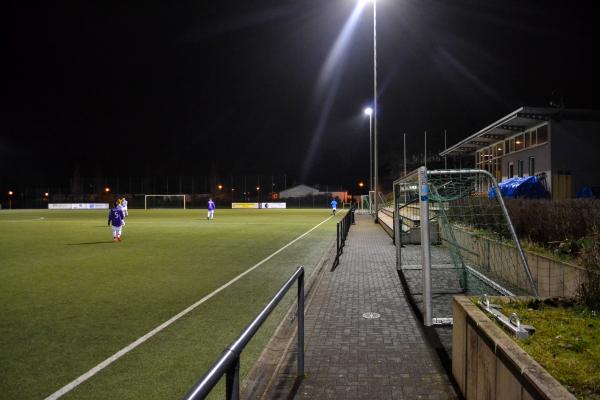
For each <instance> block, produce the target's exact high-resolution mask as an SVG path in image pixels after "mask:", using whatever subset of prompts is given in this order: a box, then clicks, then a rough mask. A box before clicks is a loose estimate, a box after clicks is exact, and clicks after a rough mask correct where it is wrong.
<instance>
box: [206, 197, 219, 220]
mask: <svg viewBox="0 0 600 400" xmlns="http://www.w3.org/2000/svg"><path fill="white" fill-rule="evenodd" d="M215 208H217V206H215V202H214V201H213V199H208V215H207V216H206V219H215Z"/></svg>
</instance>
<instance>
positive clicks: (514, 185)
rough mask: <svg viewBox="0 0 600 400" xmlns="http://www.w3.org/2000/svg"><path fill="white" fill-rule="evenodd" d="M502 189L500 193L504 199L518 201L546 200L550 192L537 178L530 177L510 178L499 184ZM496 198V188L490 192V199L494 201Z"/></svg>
mask: <svg viewBox="0 0 600 400" xmlns="http://www.w3.org/2000/svg"><path fill="white" fill-rule="evenodd" d="M498 186H499V187H500V193H501V194H502V197H509V198H513V199H516V198H517V197H520V198H529V199H544V198H546V197H548V192H546V189H544V187H543V186H542V183H541V182H540V180H539V178H538V177H537V176H528V177H526V178H510V179H507V180H505V181H503V182H500V183H499V184H498ZM495 197H496V192H495V191H494V188H493V187H491V188H490V189H489V190H488V198H490V199H493V198H495Z"/></svg>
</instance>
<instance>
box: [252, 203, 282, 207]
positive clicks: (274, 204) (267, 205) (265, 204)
mask: <svg viewBox="0 0 600 400" xmlns="http://www.w3.org/2000/svg"><path fill="white" fill-rule="evenodd" d="M258 208H285V203H259V205H258Z"/></svg>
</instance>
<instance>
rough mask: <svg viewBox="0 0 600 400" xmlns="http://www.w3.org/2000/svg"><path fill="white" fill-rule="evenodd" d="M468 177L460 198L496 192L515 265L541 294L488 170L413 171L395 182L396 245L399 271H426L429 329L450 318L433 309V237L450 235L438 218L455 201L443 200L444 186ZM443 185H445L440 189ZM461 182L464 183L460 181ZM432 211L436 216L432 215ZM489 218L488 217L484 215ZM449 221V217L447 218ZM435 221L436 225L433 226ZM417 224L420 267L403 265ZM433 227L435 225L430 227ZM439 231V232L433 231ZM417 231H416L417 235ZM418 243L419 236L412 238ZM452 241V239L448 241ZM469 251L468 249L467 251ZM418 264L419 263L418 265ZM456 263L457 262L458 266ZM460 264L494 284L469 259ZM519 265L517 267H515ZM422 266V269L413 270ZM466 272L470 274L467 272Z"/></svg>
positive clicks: (525, 282)
mask: <svg viewBox="0 0 600 400" xmlns="http://www.w3.org/2000/svg"><path fill="white" fill-rule="evenodd" d="M464 177H469V179H470V184H469V186H468V185H464V186H462V187H461V185H460V184H459V185H457V187H458V190H459V191H460V193H459V195H458V196H457V197H456V198H471V199H476V198H477V197H476V195H475V193H477V194H478V195H481V194H482V193H484V192H488V191H489V192H490V193H491V192H493V193H494V194H495V198H496V199H495V200H494V201H495V202H497V203H495V204H497V207H499V208H500V211H498V212H499V214H498V215H501V216H502V219H503V222H502V223H503V224H506V228H507V231H508V232H507V234H508V236H509V237H510V238H511V242H512V243H513V244H514V247H515V250H516V254H515V256H514V261H515V263H517V262H518V264H520V271H521V276H522V277H523V278H522V281H521V284H522V285H523V287H524V288H526V289H527V290H528V292H530V293H533V294H534V295H537V287H536V285H535V283H534V280H533V277H532V275H531V272H530V269H529V265H528V263H527V258H526V257H525V253H524V252H523V249H522V247H521V244H520V242H519V239H518V237H517V234H516V231H515V229H514V226H513V225H512V222H511V220H510V216H509V214H508V211H507V209H506V205H505V204H504V200H503V199H502V195H501V193H500V188H499V187H498V183H497V182H496V179H495V177H494V176H493V175H492V174H491V173H490V172H488V171H486V170H478V169H461V170H427V168H426V167H420V168H418V169H417V170H414V171H412V172H411V173H409V174H408V175H406V176H405V177H402V178H400V179H397V180H396V181H394V242H395V244H396V267H397V269H398V270H399V271H401V270H403V269H404V268H407V269H422V271H421V284H422V288H421V295H422V301H423V310H422V314H423V324H424V325H425V326H432V325H437V324H444V322H437V321H436V320H442V319H448V318H434V316H433V306H432V303H433V301H432V295H433V291H432V256H431V254H432V252H431V245H432V237H434V238H435V237H436V236H438V239H436V240H439V239H440V238H442V236H447V235H448V233H447V232H443V231H442V229H441V228H440V226H441V225H442V223H443V222H441V221H436V218H435V215H436V213H437V216H438V218H440V219H443V218H444V217H442V215H446V213H448V214H449V210H450V209H451V206H450V203H451V202H452V201H453V200H452V199H451V198H450V197H448V198H447V199H444V200H440V197H441V196H440V192H441V191H444V190H446V187H444V185H446V184H448V185H450V183H451V182H452V180H458V181H459V180H460V179H462V178H464ZM440 182H448V183H443V184H442V185H441V186H438V185H439V184H440ZM459 182H460V181H459ZM432 197H435V198H436V200H435V205H433V203H432V204H430V200H431V198H432ZM408 209H412V214H411V215H407V210H408ZM430 211H431V212H432V213H433V214H432V215H430ZM484 217H485V216H484ZM446 218H447V217H446ZM432 222H433V223H434V224H435V225H432ZM446 223H447V220H446ZM410 224H413V226H414V227H416V228H417V229H418V230H419V231H420V232H418V233H419V234H420V235H419V236H420V238H419V241H420V247H421V248H420V257H419V258H420V266H419V265H414V266H412V265H407V266H403V265H402V247H403V235H404V233H405V232H406V226H407V225H410ZM430 225H431V226H430ZM431 229H433V230H434V231H435V230H436V229H437V230H438V232H431ZM416 233H417V232H415V234H416ZM449 234H450V236H451V235H452V232H450V233H449ZM411 239H412V240H417V237H416V235H415V236H413V237H412V238H411ZM446 239H448V238H446ZM463 250H466V249H463ZM417 263H418V262H417ZM455 264H456V263H455ZM459 264H462V265H461V266H462V270H468V272H469V273H471V274H474V275H478V278H479V279H488V280H489V282H486V283H487V284H488V285H490V286H492V285H494V283H495V282H494V281H493V280H491V279H489V278H488V277H486V276H485V275H484V274H478V273H477V271H475V270H474V269H473V268H470V266H469V265H467V264H468V261H467V260H463V259H460V260H459ZM514 265H517V264H514ZM413 267H418V268H413ZM465 273H466V272H465ZM498 289H500V290H499V291H500V292H503V293H504V295H510V293H509V292H508V291H505V290H503V289H504V288H503V287H502V286H498Z"/></svg>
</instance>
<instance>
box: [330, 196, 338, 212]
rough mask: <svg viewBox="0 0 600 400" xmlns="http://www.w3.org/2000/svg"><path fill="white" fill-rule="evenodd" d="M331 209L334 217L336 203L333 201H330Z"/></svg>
mask: <svg viewBox="0 0 600 400" xmlns="http://www.w3.org/2000/svg"><path fill="white" fill-rule="evenodd" d="M331 209H332V210H333V215H335V210H336V209H337V201H335V199H333V200H331Z"/></svg>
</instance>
